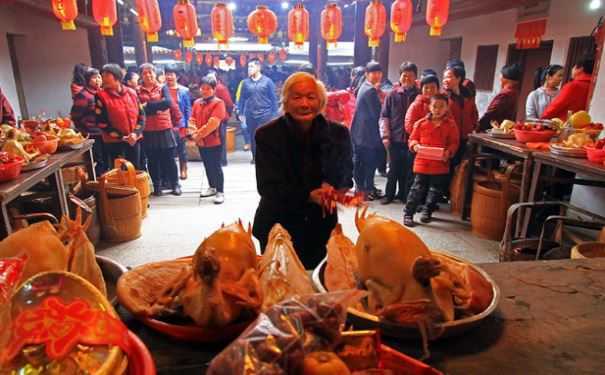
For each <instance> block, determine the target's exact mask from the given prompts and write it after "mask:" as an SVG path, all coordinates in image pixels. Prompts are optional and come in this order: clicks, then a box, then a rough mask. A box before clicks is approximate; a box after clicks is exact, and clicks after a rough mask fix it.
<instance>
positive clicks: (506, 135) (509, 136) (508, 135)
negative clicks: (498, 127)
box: [486, 129, 515, 139]
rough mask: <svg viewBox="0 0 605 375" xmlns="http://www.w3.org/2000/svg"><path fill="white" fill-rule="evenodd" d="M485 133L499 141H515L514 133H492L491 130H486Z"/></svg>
mask: <svg viewBox="0 0 605 375" xmlns="http://www.w3.org/2000/svg"><path fill="white" fill-rule="evenodd" d="M486 133H487V134H488V135H489V136H490V137H492V138H499V139H515V133H512V132H511V133H493V132H492V129H488V130H487V131H486Z"/></svg>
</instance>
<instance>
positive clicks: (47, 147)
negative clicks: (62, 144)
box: [32, 137, 59, 154]
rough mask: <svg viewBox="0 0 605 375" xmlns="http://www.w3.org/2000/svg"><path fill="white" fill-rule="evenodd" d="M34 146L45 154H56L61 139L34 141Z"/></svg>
mask: <svg viewBox="0 0 605 375" xmlns="http://www.w3.org/2000/svg"><path fill="white" fill-rule="evenodd" d="M32 145H34V147H35V148H37V149H38V150H39V151H40V152H41V153H43V154H54V153H55V152H57V148H58V147H59V138H56V137H55V138H51V139H47V140H46V141H33V142H32Z"/></svg>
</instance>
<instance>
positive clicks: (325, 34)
mask: <svg viewBox="0 0 605 375" xmlns="http://www.w3.org/2000/svg"><path fill="white" fill-rule="evenodd" d="M320 19H321V21H320V24H321V36H322V38H324V39H325V40H326V43H328V44H331V45H334V46H336V42H337V41H338V39H339V38H340V36H341V35H342V10H340V7H339V6H338V5H337V4H335V3H330V4H327V5H326V7H325V8H324V10H322V11H321V16H320Z"/></svg>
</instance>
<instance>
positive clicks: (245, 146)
mask: <svg viewBox="0 0 605 375" xmlns="http://www.w3.org/2000/svg"><path fill="white" fill-rule="evenodd" d="M248 150H250V144H249V143H246V144H245V145H244V151H248Z"/></svg>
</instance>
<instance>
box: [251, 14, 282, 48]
mask: <svg viewBox="0 0 605 375" xmlns="http://www.w3.org/2000/svg"><path fill="white" fill-rule="evenodd" d="M248 30H250V32H251V33H252V34H254V35H256V36H257V37H258V42H259V43H261V44H267V43H269V37H270V36H271V35H272V34H273V33H274V32H275V31H276V30H277V16H276V15H275V13H273V12H272V11H271V10H270V9H269V8H267V6H266V5H259V6H257V7H256V10H254V11H253V12H252V13H250V15H249V16H248Z"/></svg>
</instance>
